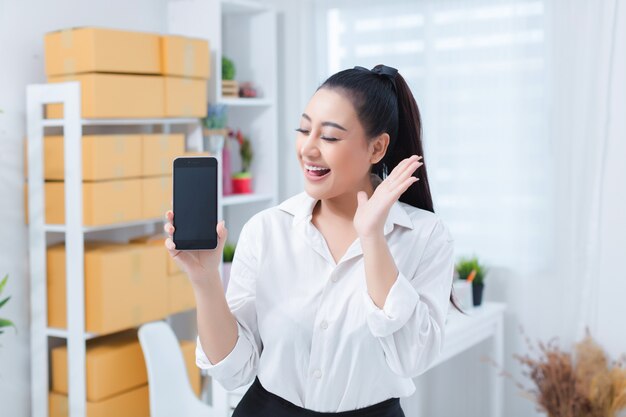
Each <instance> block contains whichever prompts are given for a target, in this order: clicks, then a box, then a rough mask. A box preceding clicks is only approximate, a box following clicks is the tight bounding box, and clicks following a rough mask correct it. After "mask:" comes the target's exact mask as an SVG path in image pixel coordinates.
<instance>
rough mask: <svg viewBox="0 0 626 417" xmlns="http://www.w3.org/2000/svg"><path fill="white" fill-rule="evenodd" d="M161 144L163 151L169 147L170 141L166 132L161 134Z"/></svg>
mask: <svg viewBox="0 0 626 417" xmlns="http://www.w3.org/2000/svg"><path fill="white" fill-rule="evenodd" d="M159 145H160V146H161V150H163V151H166V150H168V149H169V147H170V142H169V138H168V135H166V134H165V133H164V134H162V135H161V136H159Z"/></svg>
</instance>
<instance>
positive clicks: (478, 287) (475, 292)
mask: <svg viewBox="0 0 626 417" xmlns="http://www.w3.org/2000/svg"><path fill="white" fill-rule="evenodd" d="M484 288H485V284H477V283H475V282H472V298H473V299H474V307H477V306H479V305H481V304H482V302H483V290H484Z"/></svg>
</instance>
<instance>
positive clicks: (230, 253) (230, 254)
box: [223, 243, 235, 262]
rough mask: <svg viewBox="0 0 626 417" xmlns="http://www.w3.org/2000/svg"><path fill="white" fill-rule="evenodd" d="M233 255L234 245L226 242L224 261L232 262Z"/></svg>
mask: <svg viewBox="0 0 626 417" xmlns="http://www.w3.org/2000/svg"><path fill="white" fill-rule="evenodd" d="M234 256H235V245H232V244H230V243H227V244H225V245H224V253H223V259H224V262H232V261H233V257H234Z"/></svg>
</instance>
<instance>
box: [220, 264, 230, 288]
mask: <svg viewBox="0 0 626 417" xmlns="http://www.w3.org/2000/svg"><path fill="white" fill-rule="evenodd" d="M231 265H232V262H224V263H223V264H222V286H223V287H224V294H226V289H227V288H228V281H229V280H230V267H231Z"/></svg>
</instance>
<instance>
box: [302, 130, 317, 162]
mask: <svg viewBox="0 0 626 417" xmlns="http://www.w3.org/2000/svg"><path fill="white" fill-rule="evenodd" d="M300 154H301V155H302V156H308V157H309V158H311V157H317V156H319V154H320V151H319V148H318V147H317V138H316V137H315V136H314V135H313V132H311V133H310V134H309V136H307V137H305V138H304V140H303V141H302V146H301V147H300Z"/></svg>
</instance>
